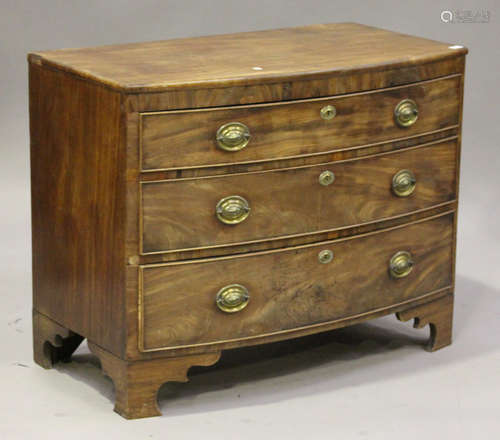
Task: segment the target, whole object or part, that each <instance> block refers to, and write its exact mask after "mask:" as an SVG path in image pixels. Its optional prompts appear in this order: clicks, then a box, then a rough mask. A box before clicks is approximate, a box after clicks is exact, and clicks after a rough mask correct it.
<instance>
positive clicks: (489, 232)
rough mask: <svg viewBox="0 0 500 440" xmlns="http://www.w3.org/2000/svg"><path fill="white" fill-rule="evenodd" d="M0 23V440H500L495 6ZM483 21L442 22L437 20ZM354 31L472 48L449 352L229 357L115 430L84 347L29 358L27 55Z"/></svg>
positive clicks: (305, 8) (384, 326)
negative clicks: (352, 24) (47, 364)
mask: <svg viewBox="0 0 500 440" xmlns="http://www.w3.org/2000/svg"><path fill="white" fill-rule="evenodd" d="M4 4H5V7H3V8H2V14H0V36H1V38H0V41H2V44H1V45H0V55H1V57H2V61H3V63H2V67H1V68H0V79H1V83H2V86H3V87H2V93H1V99H0V246H1V250H2V251H1V252H0V307H1V309H0V310H1V312H2V313H0V317H1V318H0V328H1V329H2V331H0V348H1V350H0V390H1V393H2V399H0V440H4V439H6V440H12V439H13V440H17V439H22V440H24V439H28V440H29V439H38V438H43V439H44V438H51V439H54V440H57V439H65V440H67V439H69V438H71V439H72V440H73V439H86V440H88V439H111V438H117V439H120V440H127V439H146V440H147V439H160V438H161V439H175V440H177V439H200V438H203V439H212V438H213V439H215V438H216V439H238V440H239V439H263V440H264V439H266V440H267V439H268V438H269V439H271V438H274V439H281V438H283V439H285V438H286V439H300V440H309V439H310V440H316V439H323V438H324V439H339V440H349V439H370V440H376V439H383V440H391V439H398V440H400V439H407V440H412V439H419V440H420V439H432V440H433V439H453V440H461V439H467V440H470V439H471V438H472V439H476V438H477V439H480V440H496V439H499V438H500V397H499V396H500V338H499V335H500V264H499V263H500V228H499V227H498V225H499V220H498V219H499V218H500V192H499V188H500V184H499V177H498V170H499V169H500V150H499V145H498V139H500V124H498V114H499V111H498V108H499V105H498V103H499V102H500V88H499V87H498V79H499V78H498V72H499V68H500V67H499V66H500V65H499V62H500V56H498V55H499V54H500V52H499V45H498V41H499V37H500V26H499V24H498V17H499V16H500V14H499V12H500V10H499V4H498V2H495V1H493V0H482V1H475V2H465V3H464V2H461V1H458V0H457V1H451V2H450V1H449V0H447V1H444V0H432V1H424V0H421V1H419V2H401V1H397V0H384V1H383V2H377V4H376V5H375V3H370V6H369V7H367V2H365V1H362V0H336V1H332V0H308V1H307V2H304V1H295V0H294V1H292V0H273V1H272V2H270V1H269V0H253V1H251V2H235V1H234V0H212V1H210V2H200V1H199V0H183V1H182V2H175V1H173V0H172V1H170V0H143V1H141V2H127V1H123V0H121V1H117V0H109V1H106V2H103V1H99V0H87V1H85V2H61V1H60V0H45V1H44V2H40V1H36V0H21V1H20V0H16V1H10V0H6V1H5V0H4V1H3V3H2V6H4ZM450 8H451V9H452V10H453V11H455V10H457V9H458V10H459V12H460V9H459V8H463V9H462V10H471V9H473V10H474V11H488V12H490V13H491V22H489V23H483V24H480V23H473V24H471V23H455V24H445V23H443V22H442V21H441V20H440V14H441V11H443V10H444V9H450ZM336 21H337V22H338V21H357V22H361V23H366V24H370V25H374V26H380V27H384V28H387V29H391V30H396V31H399V32H404V33H409V34H414V35H420V36H423V37H427V38H432V39H436V40H441V41H447V42H450V43H453V44H464V45H466V46H467V47H468V48H469V49H470V53H469V55H468V57H467V74H466V87H465V108H464V115H463V119H464V130H463V154H462V174H461V180H460V215H459V235H458V254H457V257H458V259H457V279H456V304H455V325H454V343H453V345H452V346H450V347H447V348H445V349H443V350H441V351H438V352H436V353H433V354H430V353H428V352H426V351H424V350H423V349H422V347H421V344H422V343H423V342H424V341H425V339H426V338H427V336H428V330H427V329H425V330H415V329H413V328H411V324H410V323H401V322H398V321H397V320H396V318H395V317H394V316H389V317H385V318H383V319H379V320H376V321H373V322H371V323H368V324H363V325H358V326H355V327H351V328H347V329H342V330H339V331H335V332H331V333H327V334H323V335H317V336H314V337H310V338H306V339H298V340H294V341H289V342H286V343H281V344H276V345H271V346H266V347H264V348H252V349H248V350H243V351H237V352H227V353H224V357H223V359H222V360H221V362H220V363H219V364H218V365H217V366H216V367H215V368H209V369H205V370H199V369H198V370H196V371H194V372H193V375H192V380H191V382H189V383H187V384H168V385H166V386H165V387H164V388H162V390H161V392H160V406H161V409H162V411H163V412H164V416H163V417H157V418H154V419H143V420H136V421H125V420H124V419H122V418H121V417H120V416H118V415H117V414H115V413H114V412H113V411H112V408H113V403H112V402H113V385H112V382H111V381H110V380H109V379H107V378H106V377H104V376H102V374H101V372H100V369H99V368H98V365H97V363H96V360H95V358H93V357H92V356H90V355H89V353H88V350H87V347H86V346H85V345H84V346H82V348H81V349H79V351H78V352H77V354H76V356H75V357H74V362H72V363H70V364H64V365H60V366H58V367H57V368H56V369H54V370H50V371H46V370H43V369H42V368H40V367H38V366H36V365H34V364H33V362H32V359H31V357H32V356H31V273H30V271H31V263H30V260H31V255H30V220H29V219H30V210H29V167H28V145H29V140H28V137H27V134H28V117H27V108H28V105H27V95H26V90H27V74H26V70H27V69H26V58H25V56H26V53H27V52H29V51H33V50H39V49H49V48H59V47H82V46H94V45H100V44H110V43H114V42H132V41H144V40H158V39H165V38H173V37H185V36H192V35H203V34H215V33H224V32H231V31H233V32H236V31H241V30H256V29H269V28H276V27H286V26H294V25H300V24H308V23H321V22H323V23H325V22H336Z"/></svg>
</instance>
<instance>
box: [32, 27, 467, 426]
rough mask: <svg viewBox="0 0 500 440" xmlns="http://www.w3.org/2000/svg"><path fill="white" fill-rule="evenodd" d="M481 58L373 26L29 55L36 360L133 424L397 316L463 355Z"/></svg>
mask: <svg viewBox="0 0 500 440" xmlns="http://www.w3.org/2000/svg"><path fill="white" fill-rule="evenodd" d="M466 53H467V50H466V49H465V48H463V47H462V46H457V45H452V44H445V43H439V42H436V41H431V40H427V39H422V38H416V37H411V36H408V35H403V34H398V33H394V32H389V31H386V30H381V29H376V28H373V27H369V26H364V25H358V24H353V23H341V24H327V25H313V26H306V27H298V28H291V29H280V30H272V31H261V32H251V33H241V34H232V35H221V36H211V37H201V38H189V39H179V40H168V41H160V42H149V43H140V44H125V45H113V46H102V47H95V48H84V49H64V50H55V51H46V52H39V53H32V54H30V55H29V57H28V59H29V78H30V131H31V189H32V217H33V218H32V226H33V343H34V357H35V361H36V362H37V363H39V364H40V365H41V366H43V367H45V368H50V367H51V366H52V365H53V364H54V363H55V362H57V361H60V360H68V359H69V358H70V357H71V354H72V353H73V352H74V350H75V349H76V348H77V347H78V345H79V344H80V343H81V342H82V340H83V339H84V338H86V339H87V340H88V344H89V347H90V349H91V350H92V351H93V352H94V353H95V354H96V355H97V356H98V357H99V358H100V360H101V364H102V368H103V371H104V372H105V373H106V374H107V375H109V376H110V377H111V378H112V379H113V381H114V385H115V390H116V406H115V410H116V411H117V412H118V413H120V414H121V415H123V416H124V417H127V418H137V417H148V416H153V415H158V414H160V413H159V410H158V406H157V401H156V394H157V391H158V389H159V387H160V386H161V385H162V384H163V383H164V382H167V381H186V380H187V372H188V369H189V368H190V367H191V366H193V365H211V364H214V363H216V362H217V360H218V358H219V356H220V353H221V351H222V350H226V349H231V348H236V347H241V346H246V345H255V344H264V343H268V342H272V341H278V340H282V339H287V338H295V337H299V336H302V335H307V334H312V333H316V332H321V331H326V330H331V329H334V328H338V327H344V326H348V325H351V324H354V323H358V322H361V321H365V320H369V319H373V318H376V317H379V316H383V315H387V314H393V313H394V314H396V315H397V317H398V318H399V319H400V320H404V321H406V320H409V319H415V324H416V327H424V326H426V325H430V329H431V334H430V340H429V348H430V349H431V350H436V349H439V348H442V347H444V346H446V345H448V344H450V342H451V328H452V315H453V285H454V267H455V239H456V210H457V199H458V175H459V158H460V128H461V115H462V96H463V78H464V77H463V75H464V62H465V55H466Z"/></svg>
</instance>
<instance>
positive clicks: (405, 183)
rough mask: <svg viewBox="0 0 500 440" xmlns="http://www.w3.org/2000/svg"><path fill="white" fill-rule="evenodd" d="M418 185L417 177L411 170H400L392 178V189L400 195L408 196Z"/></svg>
mask: <svg viewBox="0 0 500 440" xmlns="http://www.w3.org/2000/svg"><path fill="white" fill-rule="evenodd" d="M416 185H417V179H416V178H415V175H414V174H413V173H412V172H411V171H410V170H400V171H398V172H397V173H396V174H394V176H393V178H392V191H393V193H394V194H395V195H397V196H398V197H408V196H409V195H410V194H411V193H412V192H413V191H415V186H416Z"/></svg>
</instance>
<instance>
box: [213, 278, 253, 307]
mask: <svg viewBox="0 0 500 440" xmlns="http://www.w3.org/2000/svg"><path fill="white" fill-rule="evenodd" d="M248 301H250V294H249V293H248V289H247V288H246V287H245V286H242V285H241V284H229V285H228V286H225V287H223V288H222V289H220V290H219V291H218V292H217V296H216V297H215V303H216V304H217V307H218V308H219V309H221V310H222V311H223V312H226V313H234V312H239V311H240V310H242V309H244V308H245V307H246V306H247V304H248Z"/></svg>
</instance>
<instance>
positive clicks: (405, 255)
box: [389, 251, 413, 278]
mask: <svg viewBox="0 0 500 440" xmlns="http://www.w3.org/2000/svg"><path fill="white" fill-rule="evenodd" d="M412 269H413V259H412V257H411V254H410V253H409V252H406V251H399V252H396V253H395V254H394V255H393V256H392V258H391V261H390V262H389V272H390V273H391V276H392V277H393V278H404V277H406V276H408V275H409V273H410V272H411V271H412Z"/></svg>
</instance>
